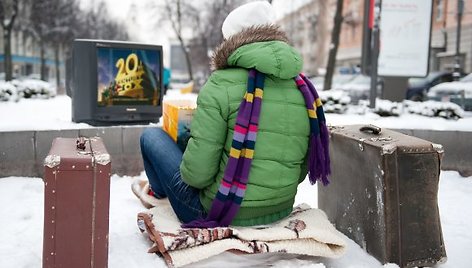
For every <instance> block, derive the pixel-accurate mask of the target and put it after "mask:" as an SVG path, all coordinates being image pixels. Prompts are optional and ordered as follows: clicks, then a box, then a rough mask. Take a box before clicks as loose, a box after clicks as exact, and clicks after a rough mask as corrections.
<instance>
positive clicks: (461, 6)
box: [453, 0, 464, 81]
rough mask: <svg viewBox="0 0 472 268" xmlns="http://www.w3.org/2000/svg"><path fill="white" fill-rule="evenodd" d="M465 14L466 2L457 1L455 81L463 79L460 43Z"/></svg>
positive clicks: (462, 0)
mask: <svg viewBox="0 0 472 268" xmlns="http://www.w3.org/2000/svg"><path fill="white" fill-rule="evenodd" d="M463 13H464V0H457V33H456V55H455V57H454V73H453V77H454V80H455V81H458V80H459V78H460V77H461V62H460V60H461V59H460V43H461V24H462V14H463Z"/></svg>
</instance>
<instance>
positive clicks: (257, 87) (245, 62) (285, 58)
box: [133, 1, 329, 228]
mask: <svg viewBox="0 0 472 268" xmlns="http://www.w3.org/2000/svg"><path fill="white" fill-rule="evenodd" d="M273 15H274V12H273V10H272V8H271V6H270V4H269V3H268V2H266V1H257V2H251V3H249V4H246V5H243V6H241V7H239V8H237V9H235V10H234V11H232V12H231V13H230V14H229V15H228V17H227V18H226V20H225V22H224V23H223V27H222V31H223V36H224V37H225V41H224V42H223V43H222V44H221V45H220V46H219V47H218V48H217V49H216V50H215V53H214V57H213V59H212V65H213V66H212V67H213V69H214V72H213V73H212V74H211V76H210V78H209V79H208V81H207V83H206V84H205V85H204V86H203V88H202V89H201V91H200V94H199V96H198V101H197V111H196V113H195V115H194V117H193V119H192V124H191V138H190V140H189V142H188V144H187V147H186V149H185V152H184V153H183V154H182V151H181V150H180V149H179V148H178V146H177V145H176V144H175V143H174V142H173V141H172V139H170V137H169V136H168V135H167V134H166V133H165V132H164V131H163V130H162V129H158V128H149V129H146V130H145V131H144V132H143V134H142V135H141V152H142V154H143V162H144V167H145V171H146V175H147V177H148V179H149V185H148V186H146V185H147V184H146V182H142V183H141V182H138V183H134V184H133V185H134V186H133V191H134V192H135V194H136V195H137V196H138V197H139V198H140V199H141V201H142V202H143V204H145V205H147V206H153V205H157V203H156V202H154V204H153V202H152V198H151V199H150V196H154V197H156V198H166V197H167V198H168V199H169V201H170V204H171V205H172V207H173V209H174V212H175V213H176V215H177V217H178V218H179V219H180V220H181V221H182V222H183V223H184V224H183V225H182V227H184V228H200V227H203V228H212V227H217V226H228V225H242V226H252V225H263V224H269V223H272V222H275V221H277V220H280V219H282V218H284V217H285V216H287V215H289V214H290V212H291V211H292V207H293V203H294V199H295V195H296V192H297V186H298V184H299V183H300V182H301V181H303V179H304V178H305V176H306V175H307V170H308V171H309V176H308V177H309V178H310V182H312V183H315V181H317V180H319V181H321V182H323V183H324V184H326V183H328V180H327V175H328V174H329V155H328V130H327V128H326V124H325V118H324V113H323V108H322V106H321V101H320V99H319V97H318V94H317V93H316V90H315V89H314V87H313V86H312V84H311V82H310V81H309V80H308V79H306V77H304V76H303V75H302V74H300V72H301V69H302V65H303V63H302V58H301V56H300V54H299V53H298V52H297V51H296V50H295V49H294V48H293V47H291V46H290V45H289V44H288V41H287V37H286V35H285V33H284V32H283V31H281V30H280V29H279V28H278V27H276V26H274V25H272V24H271V23H273V21H274V18H273V17H274V16H273ZM307 167H308V168H307Z"/></svg>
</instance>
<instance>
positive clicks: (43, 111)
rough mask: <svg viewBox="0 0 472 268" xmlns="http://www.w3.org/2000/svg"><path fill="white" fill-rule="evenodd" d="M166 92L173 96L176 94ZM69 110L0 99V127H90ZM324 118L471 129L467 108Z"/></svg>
mask: <svg viewBox="0 0 472 268" xmlns="http://www.w3.org/2000/svg"><path fill="white" fill-rule="evenodd" d="M169 93H172V92H169ZM168 95H170V97H175V95H176V94H175V93H172V94H168ZM177 95H179V94H177ZM180 96H182V95H180ZM71 110H72V109H71V99H70V98H69V97H68V96H57V97H55V98H51V99H21V100H20V101H19V102H0V115H1V116H0V131H17V130H60V129H78V128H89V127H91V126H90V125H88V124H84V123H80V124H77V123H74V122H72V121H71ZM326 120H327V122H328V124H331V125H347V124H374V125H377V126H379V127H385V128H393V129H401V128H404V129H434V130H462V131H472V113H471V112H466V113H465V115H464V118H462V119H459V120H446V119H444V118H437V117H427V116H421V115H416V114H408V113H403V114H402V115H401V116H398V117H395V116H390V117H381V116H379V115H377V114H374V113H370V112H368V113H366V114H326Z"/></svg>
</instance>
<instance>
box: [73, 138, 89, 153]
mask: <svg viewBox="0 0 472 268" xmlns="http://www.w3.org/2000/svg"><path fill="white" fill-rule="evenodd" d="M86 142H87V140H86V139H85V138H84V137H78V138H77V141H76V142H75V143H76V147H77V150H79V151H85V143H86Z"/></svg>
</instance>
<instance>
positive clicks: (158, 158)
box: [141, 128, 206, 223]
mask: <svg viewBox="0 0 472 268" xmlns="http://www.w3.org/2000/svg"><path fill="white" fill-rule="evenodd" d="M141 153H142V155H143V162H144V170H145V172H146V175H147V177H148V179H149V184H150V186H151V189H152V191H153V192H154V193H155V194H156V197H157V198H164V197H168V198H169V202H170V204H171V206H172V208H173V209H174V212H175V214H176V215H177V217H178V218H179V219H180V221H182V222H184V223H187V222H190V221H193V220H196V219H202V218H205V217H206V213H205V209H204V208H203V206H202V204H201V202H200V198H199V192H200V191H199V190H198V189H196V188H194V187H192V186H189V185H188V184H186V183H185V182H184V181H183V180H182V177H181V175H180V163H181V162H182V154H183V153H182V151H181V150H180V149H179V147H178V146H177V144H175V142H174V141H173V140H172V138H171V137H170V136H169V135H168V134H167V133H166V132H165V131H164V130H162V129H161V128H147V129H145V130H144V131H143V133H142V134H141Z"/></svg>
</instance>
